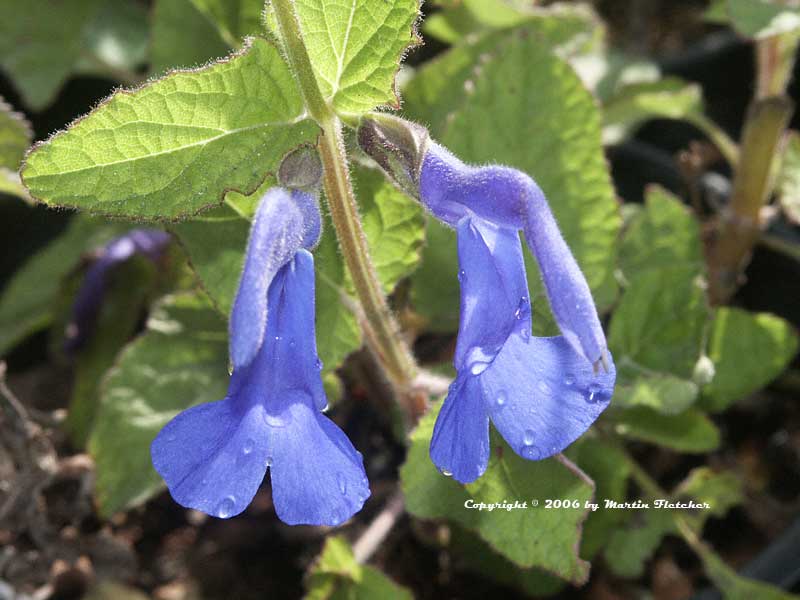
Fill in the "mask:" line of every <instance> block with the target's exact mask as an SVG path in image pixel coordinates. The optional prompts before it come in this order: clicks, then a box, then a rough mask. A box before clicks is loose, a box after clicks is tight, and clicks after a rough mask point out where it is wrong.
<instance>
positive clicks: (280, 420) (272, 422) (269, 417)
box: [264, 412, 288, 427]
mask: <svg viewBox="0 0 800 600" xmlns="http://www.w3.org/2000/svg"><path fill="white" fill-rule="evenodd" d="M264 421H266V422H267V425H269V426H270V427H286V423H287V421H288V419H286V418H284V417H283V416H282V415H274V414H272V413H268V412H265V413H264Z"/></svg>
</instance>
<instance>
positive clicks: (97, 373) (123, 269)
mask: <svg viewBox="0 0 800 600" xmlns="http://www.w3.org/2000/svg"><path fill="white" fill-rule="evenodd" d="M155 279H156V266H155V265H154V264H153V263H152V262H151V261H149V260H148V259H146V258H143V257H133V258H132V259H131V260H129V261H126V263H124V264H121V265H119V266H118V267H116V268H115V269H113V271H112V272H110V273H109V274H108V276H107V279H106V282H105V291H104V294H103V303H102V306H101V307H100V311H99V312H98V314H97V321H96V325H95V327H94V329H93V334H92V335H91V337H90V339H88V340H87V341H86V343H85V344H84V346H83V347H82V348H81V349H80V352H79V354H78V356H77V360H76V361H75V376H74V379H73V382H72V394H71V397H70V406H69V414H68V417H67V421H66V429H67V431H68V432H69V434H70V437H71V439H72V442H73V443H74V444H75V445H76V446H77V447H79V448H82V447H83V446H84V445H85V444H86V440H87V438H88V436H89V432H90V431H91V428H92V425H93V424H94V418H95V412H96V408H97V403H98V388H99V385H100V380H101V378H102V377H103V375H104V374H105V372H106V371H107V370H108V369H109V368H110V367H111V365H112V364H113V363H114V358H115V357H116V355H117V353H118V352H119V351H120V350H121V349H122V347H123V346H124V345H125V343H126V342H128V341H129V340H130V339H131V338H132V337H133V336H134V334H135V333H136V329H137V326H138V325H139V320H140V319H141V316H142V310H143V309H144V307H145V306H146V304H147V300H148V298H149V295H150V293H151V292H152V288H153V286H154V283H155ZM76 283H77V282H76ZM76 291H77V288H76ZM73 299H74V296H72V297H71V298H70V300H73ZM70 312H71V311H70ZM59 337H60V336H59Z"/></svg>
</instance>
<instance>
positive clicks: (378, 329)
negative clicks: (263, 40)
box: [272, 0, 419, 420]
mask: <svg viewBox="0 0 800 600" xmlns="http://www.w3.org/2000/svg"><path fill="white" fill-rule="evenodd" d="M272 5H273V7H274V9H275V16H276V18H277V21H278V26H279V29H280V32H281V37H282V39H283V43H284V50H285V52H286V55H287V58H288V60H289V63H290V64H291V66H292V70H293V71H294V73H295V76H296V77H297V81H298V84H299V85H300V90H301V92H302V94H303V98H304V100H305V103H306V107H307V108H308V111H309V114H310V115H311V116H312V117H313V118H314V119H315V120H316V121H317V123H318V124H319V125H320V126H321V127H322V136H321V138H320V142H319V148H318V149H319V152H320V156H321V158H322V165H323V169H324V177H323V183H324V187H325V196H326V198H327V200H328V205H329V208H330V213H331V220H332V221H333V226H334V229H335V230H336V236H337V238H338V240H339V247H340V248H341V250H342V255H343V256H344V260H345V263H346V264H347V269H348V271H349V273H350V277H351V278H352V280H353V286H354V287H355V290H356V294H357V295H358V298H359V300H360V303H361V308H362V310H363V316H364V318H363V320H362V322H363V327H364V333H365V337H366V340H367V344H368V345H369V346H370V348H371V349H372V350H373V352H374V353H375V354H376V355H377V357H378V360H379V361H380V363H381V364H382V366H383V367H384V368H385V370H386V374H387V376H388V378H389V380H390V381H391V382H392V383H393V384H394V385H395V387H396V388H397V391H398V393H399V394H398V396H399V398H398V399H399V400H400V401H401V403H402V404H403V406H404V408H405V409H406V411H407V412H408V413H409V415H410V416H411V418H412V420H416V418H417V417H418V416H419V406H418V403H417V402H415V401H414V400H413V397H414V395H413V394H412V393H411V388H412V383H413V381H414V378H415V376H416V371H417V367H416V363H415V362H414V358H413V356H412V355H411V352H410V350H409V349H408V346H407V345H406V344H405V342H404V340H403V338H402V336H401V335H400V329H399V326H398V325H397V322H396V320H395V319H394V316H393V315H392V312H391V310H390V309H389V305H388V303H387V302H386V297H385V296H384V294H383V290H382V289H381V285H380V282H379V280H378V277H377V275H376V273H375V269H374V268H373V266H372V261H371V260H370V256H369V248H368V247H367V240H366V237H365V235H364V230H363V227H362V225H361V218H360V217H359V214H358V206H357V204H356V199H355V195H354V194H353V186H352V184H351V182H350V171H349V166H348V162H347V155H346V153H345V147H344V141H343V138H342V124H341V121H340V120H339V118H338V116H337V115H336V114H335V113H334V112H333V110H331V108H330V106H329V105H328V103H327V102H326V101H325V99H324V98H323V96H322V93H321V92H320V89H319V86H318V84H317V80H316V78H315V76H314V71H313V69H312V66H311V61H310V59H309V57H308V52H307V50H306V47H305V43H304V42H303V37H302V33H301V31H300V25H299V23H298V20H297V15H296V14H295V11H294V6H293V2H292V0H273V2H272Z"/></svg>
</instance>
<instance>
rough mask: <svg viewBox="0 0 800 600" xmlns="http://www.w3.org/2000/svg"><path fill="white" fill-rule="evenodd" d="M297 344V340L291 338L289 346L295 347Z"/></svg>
mask: <svg viewBox="0 0 800 600" xmlns="http://www.w3.org/2000/svg"><path fill="white" fill-rule="evenodd" d="M295 346H297V342H295V341H294V340H289V348H294V347H295Z"/></svg>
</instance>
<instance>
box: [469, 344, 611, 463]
mask: <svg viewBox="0 0 800 600" xmlns="http://www.w3.org/2000/svg"><path fill="white" fill-rule="evenodd" d="M615 378H616V371H615V369H614V365H613V363H610V364H609V371H608V372H601V373H599V374H595V373H594V371H593V369H592V365H590V364H589V363H588V362H587V361H586V359H585V358H584V357H583V356H582V355H581V354H579V353H578V352H576V351H575V349H574V348H573V347H572V346H571V345H570V344H569V343H568V342H567V341H566V340H565V339H564V338H563V337H560V336H559V337H550V338H537V337H527V338H526V337H525V336H524V335H522V334H521V333H518V332H515V333H514V334H513V335H511V336H510V337H509V339H508V341H507V342H506V343H505V345H504V346H503V350H502V351H501V352H500V353H499V354H498V355H497V357H496V358H495V360H494V362H493V363H492V364H491V366H490V367H489V368H488V369H486V371H484V372H483V373H482V374H481V376H480V381H481V389H482V392H483V398H484V401H485V402H486V410H488V412H489V416H490V418H491V420H492V423H494V426H495V427H496V428H497V430H498V431H499V432H500V434H501V435H502V436H503V437H504V438H505V440H506V441H507V442H508V444H509V445H510V446H511V448H513V450H514V451H515V452H516V453H517V454H519V455H520V456H522V457H523V458H527V459H530V460H539V459H542V458H547V457H548V456H552V455H553V454H557V453H559V452H561V451H562V450H564V448H566V447H567V446H569V445H570V444H571V443H572V442H574V441H575V440H576V439H578V437H580V436H581V435H582V434H583V433H584V432H585V431H586V430H587V429H588V428H589V426H591V424H592V423H594V421H595V419H597V417H598V416H600V413H602V412H603V410H605V408H606V407H607V406H608V404H609V400H610V399H611V394H612V393H613V391H614V380H615Z"/></svg>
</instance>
